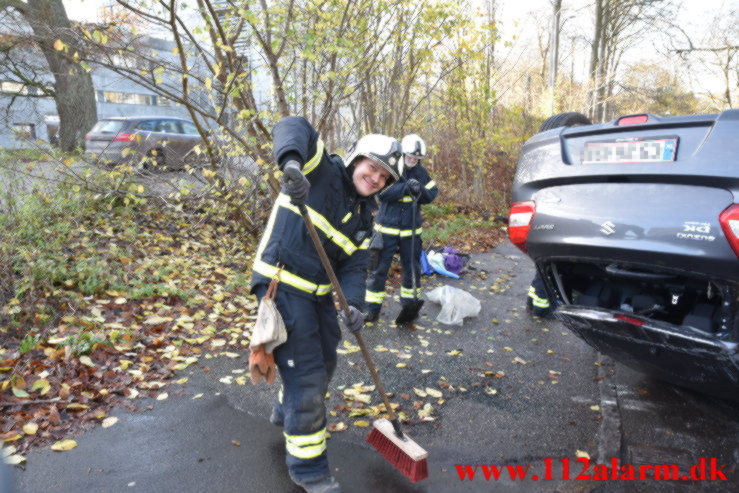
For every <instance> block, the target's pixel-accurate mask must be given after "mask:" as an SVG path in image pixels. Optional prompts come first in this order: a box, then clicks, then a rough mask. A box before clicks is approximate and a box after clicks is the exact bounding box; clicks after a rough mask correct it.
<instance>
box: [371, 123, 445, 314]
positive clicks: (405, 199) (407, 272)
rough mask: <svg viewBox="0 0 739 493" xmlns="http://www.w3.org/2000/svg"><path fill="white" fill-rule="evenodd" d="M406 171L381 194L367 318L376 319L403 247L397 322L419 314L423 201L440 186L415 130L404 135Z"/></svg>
mask: <svg viewBox="0 0 739 493" xmlns="http://www.w3.org/2000/svg"><path fill="white" fill-rule="evenodd" d="M402 148H403V154H404V171H403V175H402V176H401V179H400V180H399V181H398V182H396V183H394V184H393V185H392V186H390V187H388V188H387V189H386V190H384V191H383V192H381V193H380V194H379V195H378V198H379V199H380V210H379V212H378V214H377V222H376V224H375V226H374V229H375V237H374V238H373V241H372V243H373V245H372V248H373V249H375V248H376V249H378V250H380V251H379V255H378V257H377V258H378V261H377V264H376V265H375V266H373V272H372V273H371V274H370V276H369V278H368V279H367V290H366V293H365V301H366V302H367V313H366V316H365V320H366V321H374V320H377V318H378V316H379V315H380V308H381V307H382V301H383V300H384V298H385V281H386V280H387V274H388V271H389V270H390V264H391V263H392V260H393V255H395V252H396V251H398V250H400V262H401V265H402V268H403V282H402V285H401V288H400V302H401V306H402V309H401V313H400V315H399V316H398V319H397V320H396V323H408V322H411V321H412V320H413V319H415V318H416V316H417V315H418V311H419V309H420V305H421V304H422V303H423V302H422V301H421V302H419V300H418V296H419V294H420V291H421V290H420V288H419V285H420V271H421V266H420V263H419V261H418V259H419V256H420V255H421V248H422V245H421V236H420V235H421V231H422V229H421V223H422V222H423V218H422V217H421V208H420V205H422V204H428V203H430V202H432V201H433V200H434V199H435V198H436V195H437V194H438V193H439V189H438V187H437V186H436V182H435V181H434V180H432V179H431V177H430V176H429V174H428V171H426V168H424V167H423V165H422V164H421V160H422V159H424V158H425V157H426V143H425V142H424V141H423V139H421V137H419V136H418V135H416V134H408V135H406V136H405V137H403V140H402Z"/></svg>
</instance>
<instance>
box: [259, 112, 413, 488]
mask: <svg viewBox="0 0 739 493" xmlns="http://www.w3.org/2000/svg"><path fill="white" fill-rule="evenodd" d="M272 136H273V143H274V154H275V158H276V160H277V162H278V164H279V166H280V169H282V171H283V188H282V193H280V194H279V196H278V198H277V200H276V203H275V205H274V208H273V209H272V214H271V216H270V218H269V221H268V222H267V226H266V228H265V231H264V233H263V235H262V238H261V241H260V243H259V247H258V249H257V252H256V255H255V260H254V266H253V273H252V293H254V294H256V295H257V297H258V298H259V299H261V298H262V297H263V296H264V295H265V293H266V291H267V287H268V285H269V282H270V280H271V279H273V278H275V277H276V278H277V279H279V281H280V283H279V286H278V289H277V298H276V303H277V308H278V310H279V311H280V314H281V315H282V318H283V320H284V322H285V326H286V328H287V333H288V338H287V342H285V343H284V344H283V345H281V346H279V347H277V348H276V349H275V350H274V358H275V362H276V364H277V368H278V370H279V373H280V377H281V380H282V389H281V390H280V392H279V394H278V397H277V399H276V402H275V405H274V409H273V411H272V416H271V417H270V421H271V422H272V423H274V424H276V425H283V426H284V436H285V446H286V449H287V459H286V462H287V466H288V470H289V473H290V478H291V479H292V480H293V482H295V483H296V484H298V485H299V486H301V487H303V488H304V489H305V490H306V491H309V492H336V491H339V485H338V483H337V482H336V480H335V479H334V478H333V477H332V476H331V473H330V470H329V466H328V459H327V455H326V408H325V402H324V401H325V395H326V391H327V388H328V384H329V381H330V380H331V377H332V375H333V372H334V369H335V368H336V360H337V356H336V347H337V345H338V343H339V340H340V338H341V335H340V330H339V324H338V321H337V313H336V308H335V306H334V302H333V298H332V296H331V284H330V281H329V278H328V276H327V274H326V273H325V271H324V269H323V266H322V264H321V261H320V258H319V257H318V253H317V252H316V249H315V246H314V245H313V243H312V241H311V238H310V236H309V233H308V230H307V229H306V227H305V223H304V221H303V218H302V216H301V214H300V211H299V209H298V207H297V206H298V205H302V204H305V205H306V206H307V208H308V213H309V215H310V217H311V219H312V220H313V224H314V225H315V226H316V228H317V230H318V232H319V233H318V234H319V236H321V240H322V242H323V245H324V248H325V250H326V253H327V255H328V257H329V259H330V260H331V263H332V264H333V267H334V269H335V272H336V274H337V277H338V279H339V282H340V284H341V287H342V289H343V290H344V293H345V295H346V298H347V301H348V302H349V305H351V316H350V317H349V319H348V320H345V321H344V322H345V325H346V326H347V328H348V329H349V330H351V331H357V330H360V329H361V328H362V326H363V325H364V319H363V313H362V309H363V305H364V287H365V277H366V271H367V262H368V252H367V247H368V246H369V241H370V235H371V225H372V210H373V202H374V200H373V196H374V195H375V194H376V193H377V192H379V191H381V190H382V189H384V188H385V187H386V186H387V185H389V184H391V183H393V182H394V181H397V180H398V178H399V176H400V174H401V173H402V166H403V156H402V151H401V146H400V143H399V142H398V141H397V140H395V139H393V138H392V137H388V136H385V135H378V134H370V135H366V136H364V137H362V138H361V139H359V140H358V141H357V142H356V143H355V144H354V145H353V146H352V147H351V148H350V149H349V153H348V156H347V159H346V160H342V159H341V157H339V156H337V155H335V154H329V153H328V152H326V150H325V149H324V146H323V142H322V141H321V139H320V138H319V135H318V132H317V131H316V130H315V129H314V128H313V127H312V126H311V125H310V123H308V121H307V120H305V119H304V118H302V117H287V118H285V119H283V120H281V121H280V122H278V123H277V124H276V125H275V127H274V129H273V134H272Z"/></svg>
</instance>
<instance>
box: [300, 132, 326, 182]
mask: <svg viewBox="0 0 739 493" xmlns="http://www.w3.org/2000/svg"><path fill="white" fill-rule="evenodd" d="M322 157H323V141H322V140H321V139H318V142H316V154H315V155H314V156H313V157H312V158H310V161H308V162H307V163H305V166H303V174H304V175H307V174H308V173H310V172H311V171H313V170H314V169H316V166H318V163H320V162H321V158H322Z"/></svg>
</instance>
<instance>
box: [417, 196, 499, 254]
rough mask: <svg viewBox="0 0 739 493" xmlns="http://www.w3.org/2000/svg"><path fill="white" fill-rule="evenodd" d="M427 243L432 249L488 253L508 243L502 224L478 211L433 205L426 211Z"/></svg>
mask: <svg viewBox="0 0 739 493" xmlns="http://www.w3.org/2000/svg"><path fill="white" fill-rule="evenodd" d="M422 212H423V215H424V219H425V221H424V224H423V242H424V245H425V248H428V247H430V246H432V245H433V246H435V247H439V248H440V247H446V246H452V247H454V248H456V249H457V250H460V251H465V252H470V251H486V250H489V249H491V248H494V247H496V246H498V245H499V244H500V243H501V242H502V241H504V240H505V231H504V230H503V229H501V224H500V223H497V222H496V221H495V220H493V219H490V218H487V217H485V216H483V215H482V214H480V213H479V212H475V211H464V210H460V208H458V207H457V206H456V205H454V204H450V203H440V204H436V203H432V204H428V205H424V206H423V208H422Z"/></svg>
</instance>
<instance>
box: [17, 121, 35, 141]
mask: <svg viewBox="0 0 739 493" xmlns="http://www.w3.org/2000/svg"><path fill="white" fill-rule="evenodd" d="M12 130H13V138H14V139H15V140H35V139H36V128H35V125H34V124H33V123H14V124H13V128H12Z"/></svg>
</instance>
